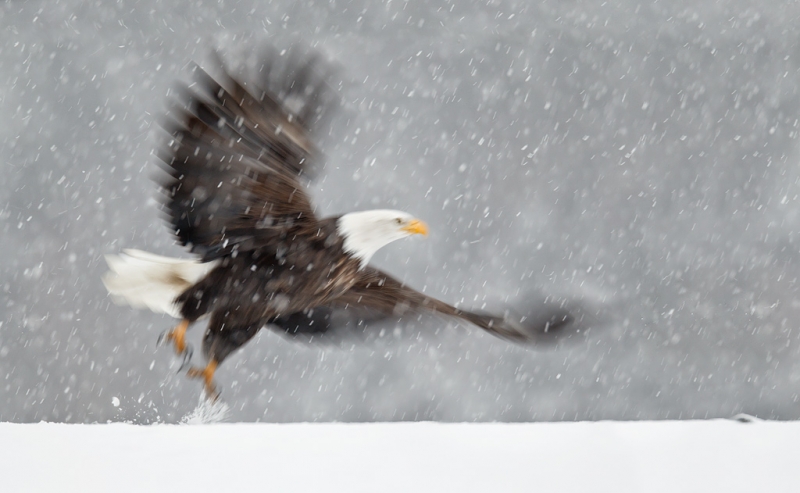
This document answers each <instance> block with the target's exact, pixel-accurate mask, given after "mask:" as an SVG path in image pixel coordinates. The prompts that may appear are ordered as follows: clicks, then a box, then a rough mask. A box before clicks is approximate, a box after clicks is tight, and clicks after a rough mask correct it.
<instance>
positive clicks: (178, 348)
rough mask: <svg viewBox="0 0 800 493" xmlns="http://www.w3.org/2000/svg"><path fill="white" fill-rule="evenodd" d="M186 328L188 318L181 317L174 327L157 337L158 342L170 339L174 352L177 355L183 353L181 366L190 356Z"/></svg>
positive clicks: (190, 351) (187, 326)
mask: <svg viewBox="0 0 800 493" xmlns="http://www.w3.org/2000/svg"><path fill="white" fill-rule="evenodd" d="M188 328H189V320H187V319H183V320H181V323H179V324H178V325H177V326H175V328H173V329H172V330H168V331H167V332H165V333H163V334H161V336H160V337H159V338H158V342H159V344H160V343H161V342H163V341H171V342H172V347H173V348H174V349H175V354H177V355H178V356H180V355H183V364H182V365H181V368H183V367H184V366H185V365H186V363H188V362H189V359H191V357H192V350H191V348H190V347H189V345H188V344H186V330H187V329H188Z"/></svg>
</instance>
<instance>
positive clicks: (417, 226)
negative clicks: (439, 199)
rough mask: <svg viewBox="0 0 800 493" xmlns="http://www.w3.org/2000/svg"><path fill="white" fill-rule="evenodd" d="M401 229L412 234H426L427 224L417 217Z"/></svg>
mask: <svg viewBox="0 0 800 493" xmlns="http://www.w3.org/2000/svg"><path fill="white" fill-rule="evenodd" d="M402 229H403V231H405V232H407V233H411V234H413V235H423V236H428V225H427V224H425V223H424V222H422V221H420V220H419V219H412V220H411V222H410V223H408V226H404V227H403V228H402Z"/></svg>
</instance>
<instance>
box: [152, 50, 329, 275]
mask: <svg viewBox="0 0 800 493" xmlns="http://www.w3.org/2000/svg"><path fill="white" fill-rule="evenodd" d="M296 51H297V50H294V52H291V53H284V54H283V56H281V54H279V53H278V52H276V51H274V50H267V51H266V52H265V53H264V54H263V55H262V56H261V57H260V62H259V63H258V64H257V65H256V67H255V70H253V71H252V72H254V73H251V74H249V75H235V74H232V73H231V72H232V71H231V70H230V69H228V68H227V67H226V65H225V64H224V63H223V62H222V60H221V58H220V56H219V55H218V54H216V55H215V65H216V66H215V69H216V70H215V72H216V73H218V74H219V75H216V76H215V77H212V76H211V75H209V73H207V72H206V71H204V70H203V69H201V68H200V67H197V66H195V78H194V83H192V84H191V85H189V86H184V87H180V88H179V89H178V93H177V94H178V95H177V97H176V99H175V101H174V102H173V104H172V107H171V109H170V112H169V118H168V121H167V122H166V123H165V124H164V128H165V130H166V131H167V132H168V133H169V134H170V138H169V139H168V142H165V144H164V145H163V146H162V147H161V149H160V150H159V152H158V157H159V158H160V160H161V161H162V162H163V166H162V168H163V169H164V170H165V171H166V172H167V175H168V176H167V177H166V178H165V179H163V180H162V181H161V183H160V185H161V188H162V192H163V200H162V204H163V210H164V212H165V214H166V217H167V220H168V222H169V224H170V226H171V227H172V230H173V232H174V234H175V235H176V237H177V239H178V240H179V241H180V243H181V244H182V245H186V246H189V247H190V249H191V251H193V252H195V253H198V254H199V255H201V256H202V258H203V260H212V259H215V258H218V257H221V256H225V255H228V254H230V253H232V252H234V251H237V250H238V251H247V250H255V249H263V250H268V251H269V250H274V249H276V248H277V245H278V244H279V243H280V241H281V240H282V239H283V238H287V237H291V236H292V235H293V234H296V233H297V231H298V230H300V229H305V230H307V231H313V230H315V226H316V223H317V219H316V217H315V215H314V210H313V207H312V205H311V203H310V200H309V198H308V195H307V194H306V192H305V191H304V184H305V178H304V174H306V173H307V171H308V169H309V166H310V165H311V163H312V161H313V160H314V159H316V157H317V154H318V153H317V150H316V148H315V146H314V144H313V142H312V140H311V136H312V132H313V130H314V128H315V126H316V125H317V124H318V123H319V122H320V121H321V120H322V119H324V118H325V117H326V116H327V115H328V114H330V113H331V110H332V109H333V108H334V107H335V106H336V105H337V103H338V98H337V95H336V93H335V91H333V90H332V89H331V88H330V87H329V86H328V85H327V83H326V79H327V77H329V76H330V75H331V73H332V70H331V68H330V67H329V66H328V65H326V64H325V63H324V62H323V61H322V60H321V59H320V58H319V57H318V56H298V54H297V53H296Z"/></svg>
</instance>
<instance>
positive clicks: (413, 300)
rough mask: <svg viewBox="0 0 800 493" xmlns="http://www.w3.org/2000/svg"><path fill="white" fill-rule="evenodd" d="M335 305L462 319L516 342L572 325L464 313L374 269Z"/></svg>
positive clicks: (563, 318)
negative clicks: (527, 322)
mask: <svg viewBox="0 0 800 493" xmlns="http://www.w3.org/2000/svg"><path fill="white" fill-rule="evenodd" d="M333 305H334V306H335V307H338V308H347V309H355V310H359V309H366V310H369V311H377V312H379V313H383V314H385V315H387V316H402V315H404V314H406V313H409V312H422V311H430V312H434V313H439V314H442V315H447V316H451V317H456V318H460V319H462V320H465V321H467V322H470V323H472V324H474V325H477V326H478V327H480V328H482V329H484V330H486V331H488V332H490V333H491V334H493V335H496V336H498V337H502V338H504V339H510V340H514V341H531V340H536V339H537V336H538V335H540V334H542V333H545V332H549V331H551V330H556V329H558V328H560V327H562V326H563V325H565V324H567V323H569V322H570V321H571V319H570V317H569V316H568V315H567V314H565V313H563V312H559V313H558V315H556V314H554V317H548V318H547V319H537V320H536V321H535V323H534V324H525V323H524V321H516V320H514V319H512V318H510V317H508V316H506V317H499V316H495V315H488V314H482V313H475V312H471V311H467V310H462V309H460V308H456V307H454V306H452V305H449V304H447V303H445V302H443V301H439V300H437V299H436V298H432V297H430V296H427V295H425V294H423V293H420V292H419V291H416V290H414V289H412V288H409V287H408V286H405V285H404V284H403V283H401V282H400V281H398V280H396V279H394V278H393V277H391V276H390V275H388V274H386V273H385V272H382V271H380V270H378V269H374V268H371V267H366V268H365V269H363V270H361V271H360V276H359V279H358V281H357V282H356V284H355V285H354V286H353V287H352V288H351V289H350V290H349V291H348V292H347V293H345V294H344V295H343V296H341V297H339V298H337V299H336V300H335V302H334V304H333Z"/></svg>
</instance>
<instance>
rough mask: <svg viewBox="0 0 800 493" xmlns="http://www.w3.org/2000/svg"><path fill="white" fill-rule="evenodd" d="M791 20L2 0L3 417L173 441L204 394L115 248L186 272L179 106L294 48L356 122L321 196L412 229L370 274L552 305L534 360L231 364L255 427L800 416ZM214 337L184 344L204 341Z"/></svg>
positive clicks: (708, 4)
mask: <svg viewBox="0 0 800 493" xmlns="http://www.w3.org/2000/svg"><path fill="white" fill-rule="evenodd" d="M798 15H800V5H798V4H797V3H795V2H788V1H787V2H770V3H769V4H768V5H767V4H766V3H764V2H757V1H751V0H731V1H727V2H716V1H710V0H704V1H697V0H694V1H671V2H664V1H659V2H637V1H633V0H625V1H607V2H564V1H555V0H553V1H542V2H529V1H527V0H525V1H523V0H520V1H488V2H487V1H485V0H480V1H458V2H455V1H449V2H448V1H431V2H402V1H397V0H395V1H384V2H373V1H367V0H362V1H359V0H353V1H349V2H340V1H336V2H329V1H327V0H325V1H323V0H319V1H317V0H310V1H277V0H276V1H273V2H262V1H252V0H248V1H217V0H213V1H212V0H195V1H191V2H187V1H175V2H166V1H156V0H153V1H140V2H136V3H135V4H129V3H113V2H106V1H95V2H83V1H77V0H69V1H65V0H61V1H27V2H6V3H3V4H2V5H0V26H2V38H0V77H2V81H3V83H2V84H0V113H2V114H3V115H4V118H2V120H0V153H1V155H2V158H3V159H2V162H1V163H0V166H1V167H2V170H3V178H2V179H0V255H2V261H1V262H0V290H1V291H2V294H0V421H18V422H27V421H38V420H42V419H45V420H53V421H66V422H94V421H101V422H105V421H107V420H131V421H134V422H140V423H150V422H156V421H166V422H175V421H177V420H179V419H180V417H181V416H183V415H185V414H186V413H187V412H188V411H189V410H191V409H192V408H193V407H194V406H195V404H196V402H197V396H198V394H199V392H200V388H199V386H198V385H197V384H196V382H190V381H186V380H185V379H184V378H183V376H182V375H178V374H176V370H177V363H178V362H177V361H176V360H175V358H174V357H173V356H172V355H171V354H170V352H169V351H168V350H167V349H159V348H157V347H156V339H157V337H158V335H159V333H161V332H162V331H163V330H165V329H167V328H168V327H170V324H171V323H172V320H170V319H168V318H165V317H161V316H157V315H153V314H151V313H147V312H143V311H134V310H132V309H129V308H126V307H119V306H115V305H113V304H111V303H110V301H109V300H108V298H107V296H106V293H105V290H104V289H103V287H102V284H101V283H100V276H101V274H102V273H103V272H104V271H105V265H104V262H103V257H102V256H103V255H104V254H107V253H115V252H118V251H119V250H120V249H122V248H141V249H144V250H149V251H153V252H155V253H159V254H166V255H174V256H177V255H181V254H182V252H181V250H180V249H179V248H177V247H176V246H175V245H173V243H172V240H171V238H170V235H169V234H168V230H167V228H166V227H165V226H164V224H163V223H162V221H161V220H160V218H159V216H158V212H157V209H156V206H155V201H154V195H155V187H154V185H153V183H152V181H151V180H150V178H151V176H152V172H153V171H154V165H153V158H152V156H151V149H152V148H153V144H154V142H155V136H156V128H157V124H158V121H159V117H160V115H161V114H162V113H163V109H164V105H165V97H166V95H167V93H168V90H169V88H170V87H172V84H173V83H174V81H175V80H176V79H179V78H182V77H184V78H185V76H186V74H187V63H188V62H189V61H190V60H192V59H198V60H201V59H202V57H203V55H204V53H206V52H207V49H208V47H209V46H213V45H214V43H215V42H216V41H217V40H220V39H223V38H224V39H225V40H227V42H231V41H232V42H234V43H236V42H241V43H246V42H248V40H250V39H251V38H252V37H253V36H254V35H256V36H264V37H267V38H270V39H276V40H281V41H285V40H286V39H290V38H299V39H304V40H305V41H306V42H307V43H309V44H312V45H316V46H317V48H318V49H320V50H321V51H323V52H324V53H325V54H326V56H328V57H329V58H331V59H333V60H335V61H336V62H337V63H339V64H340V65H341V67H342V69H343V74H344V75H345V76H346V78H347V79H348V80H349V81H350V83H349V85H348V88H347V90H346V93H345V100H346V102H347V107H346V108H345V111H343V112H342V113H341V114H340V116H339V117H338V118H337V119H335V120H334V122H333V127H334V128H335V132H333V134H334V135H337V138H336V139H329V141H328V142H325V143H324V147H325V149H326V153H327V156H328V159H327V166H326V168H325V170H324V171H323V173H322V174H321V176H320V179H319V180H318V181H316V182H315V183H314V184H313V186H312V188H311V190H310V193H311V195H312V196H313V198H314V200H315V202H316V203H317V204H318V205H319V210H320V211H321V212H322V213H323V214H334V213H342V212H346V211H349V210H353V209H364V208H377V207H391V208H397V209H402V210H407V211H409V212H411V213H413V214H414V215H416V216H418V217H421V218H423V219H425V220H426V221H427V222H428V224H429V225H430V228H431V233H432V234H431V235H430V236H429V237H428V239H426V240H417V239H414V240H406V241H403V242H398V243H395V244H393V245H391V246H390V247H387V248H386V249H385V250H384V251H382V252H380V253H379V254H378V255H377V256H376V257H375V259H374V261H375V263H376V264H378V265H379V266H381V267H382V268H385V269H386V270H388V271H389V272H391V273H393V274H394V275H396V276H397V277H399V278H401V279H403V280H404V281H406V282H408V283H409V284H410V285H411V286H414V287H416V288H418V289H425V291H426V292H427V293H429V294H432V295H435V296H437V297H440V298H442V299H444V300H446V301H449V302H457V303H460V304H462V305H463V306H467V307H474V308H484V309H486V310H500V309H502V308H504V307H508V306H510V307H513V308H514V309H515V310H517V311H519V312H522V313H525V312H526V311H530V310H535V309H536V307H537V306H538V304H539V303H540V302H541V300H543V299H545V298H547V297H549V299H550V300H551V301H554V302H563V303H565V304H566V306H567V307H568V308H570V309H571V310H572V311H573V312H574V313H575V315H576V316H577V318H578V319H579V322H578V323H577V325H576V326H575V328H574V332H573V333H572V334H571V337H570V338H568V339H567V340H563V341H561V342H559V343H558V344H555V345H552V346H547V347H541V348H534V349H527V348H520V347H517V346H514V345H511V344H509V343H506V342H504V341H501V340H498V339H495V338H492V337H491V336H489V335H485V334H482V333H479V332H478V331H476V330H472V329H470V328H467V327H464V326H461V325H458V324H455V323H451V322H447V321H442V320H438V319H431V318H423V319H421V320H417V319H411V320H400V321H391V322H388V323H383V324H379V325H377V326H371V327H370V328H369V329H368V330H367V331H366V332H363V333H362V332H359V331H357V330H353V331H350V333H347V334H345V335H343V336H342V337H338V338H330V340H327V341H322V342H316V341H315V342H314V343H312V344H307V343H303V342H301V341H291V340H287V339H286V338H284V337H282V336H279V335H277V334H274V333H271V332H269V331H263V332H262V333H261V334H260V335H259V336H258V337H257V338H256V339H255V340H254V341H253V342H252V343H251V344H249V345H248V346H247V347H245V348H244V350H243V351H242V352H241V353H239V354H237V355H236V356H233V357H231V358H230V359H229V360H228V361H227V362H226V365H225V366H224V367H223V368H222V369H221V370H220V372H219V374H218V382H219V384H220V386H221V387H222V389H223V398H224V399H225V400H226V402H228V403H229V404H230V405H231V413H232V415H231V419H233V420H242V421H257V420H261V421H309V420H310V421H317V420H321V421H328V420H343V421H374V420H414V419H426V420H443V421H462V420H464V421H494V420H499V421H529V420H575V419H592V420H594V419H646V418H647V419H664V418H705V417H728V416H732V415H734V414H737V413H739V412H746V413H749V414H753V415H758V416H759V417H763V418H778V419H796V418H798V417H800V407H798V404H797V400H798V393H797V382H798V380H800V366H798V365H800V363H798V361H800V359H798V357H797V352H798V348H799V345H800V339H798V338H799V337H800V334H798V330H797V327H796V323H797V322H796V321H797V320H800V313H798V312H799V311H800V303H798V302H797V301H795V299H796V298H797V290H798V287H797V279H798V276H799V275H800V253H798V244H797V242H796V241H795V239H794V237H795V236H796V231H798V230H799V229H800V201H798V193H799V192H798V191H800V183H799V181H800V168H799V167H798V165H797V158H798V153H797V152H796V151H797V143H796V141H797V132H798V121H800V98H799V97H798V68H800V53H798V51H797V49H796V47H797V46H800V23H798V22H797V20H798ZM200 334H201V328H195V329H194V330H193V334H192V337H193V339H192V342H193V343H194V345H195V347H199V336H200Z"/></svg>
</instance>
